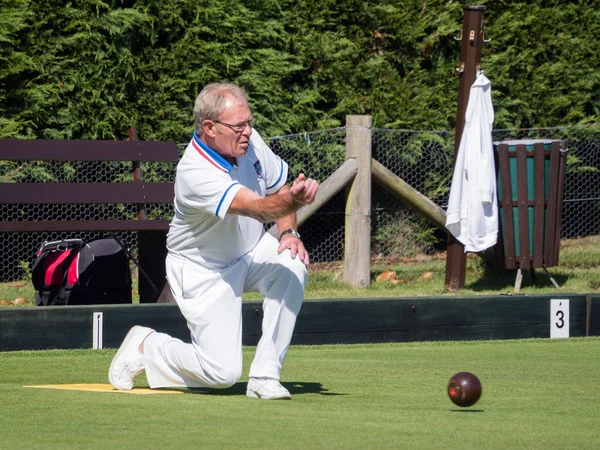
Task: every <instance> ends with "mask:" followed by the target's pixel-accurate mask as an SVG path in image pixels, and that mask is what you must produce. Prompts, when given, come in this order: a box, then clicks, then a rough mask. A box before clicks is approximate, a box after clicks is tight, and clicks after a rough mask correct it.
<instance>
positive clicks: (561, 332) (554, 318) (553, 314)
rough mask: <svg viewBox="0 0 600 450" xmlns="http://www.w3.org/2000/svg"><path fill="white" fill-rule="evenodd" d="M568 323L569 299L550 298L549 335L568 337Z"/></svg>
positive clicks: (552, 336)
mask: <svg viewBox="0 0 600 450" xmlns="http://www.w3.org/2000/svg"><path fill="white" fill-rule="evenodd" d="M569 323H570V317H569V300H568V299H558V300H557V299H552V300H550V337H551V338H568V337H569Z"/></svg>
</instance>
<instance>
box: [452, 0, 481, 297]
mask: <svg viewBox="0 0 600 450" xmlns="http://www.w3.org/2000/svg"><path fill="white" fill-rule="evenodd" d="M486 9H487V7H486V6H484V5H480V6H472V5H471V6H463V10H464V14H465V15H464V20H463V28H462V36H461V44H462V45H461V51H460V54H461V59H460V66H459V67H458V69H457V70H458V72H459V85H458V108H457V111H456V134H455V136H454V163H456V155H457V153H458V148H459V146H460V140H461V137H462V133H463V129H464V127H465V113H466V111H467V104H468V103H469V94H470V92H471V86H472V85H473V83H474V82H475V79H476V76H477V71H478V70H479V64H480V61H481V47H482V46H483V38H484V35H483V14H484V12H485V10H486ZM448 236H449V237H448V252H447V255H446V281H445V289H446V290H447V291H456V290H458V289H462V288H464V287H465V271H466V262H467V256H466V254H465V248H464V246H463V245H462V244H461V243H460V242H458V241H457V240H456V238H455V237H454V236H452V235H451V234H449V235H448Z"/></svg>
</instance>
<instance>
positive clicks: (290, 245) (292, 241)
mask: <svg viewBox="0 0 600 450" xmlns="http://www.w3.org/2000/svg"><path fill="white" fill-rule="evenodd" d="M286 249H289V250H290V253H291V255H290V256H291V257H292V259H295V258H296V256H298V258H300V259H301V260H302V261H303V262H304V264H305V265H307V266H308V264H309V263H310V259H309V257H308V252H307V251H306V249H305V248H304V244H303V243H302V241H301V240H300V239H298V238H297V237H296V236H294V235H293V234H284V235H283V236H282V237H281V240H280V241H279V248H278V249H277V253H278V254H281V253H283V252H284V251H285V250H286Z"/></svg>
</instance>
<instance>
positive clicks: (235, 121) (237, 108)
mask: <svg viewBox="0 0 600 450" xmlns="http://www.w3.org/2000/svg"><path fill="white" fill-rule="evenodd" d="M251 120H252V113H251V112H250V107H249V106H248V103H247V102H246V101H245V100H243V99H237V98H235V97H232V96H228V97H227V99H226V101H225V109H224V110H223V112H222V113H221V114H220V115H219V118H218V119H217V120H214V121H211V122H212V125H213V127H212V131H213V132H212V133H211V137H212V141H213V142H211V143H210V144H211V147H212V148H213V149H214V150H216V151H217V152H218V153H219V154H220V155H221V156H223V157H225V158H226V159H230V160H231V159H235V158H237V157H238V156H242V155H244V154H245V153H246V152H247V151H248V145H249V142H250V135H251V134H252V126H251V124H250V123H249V121H251Z"/></svg>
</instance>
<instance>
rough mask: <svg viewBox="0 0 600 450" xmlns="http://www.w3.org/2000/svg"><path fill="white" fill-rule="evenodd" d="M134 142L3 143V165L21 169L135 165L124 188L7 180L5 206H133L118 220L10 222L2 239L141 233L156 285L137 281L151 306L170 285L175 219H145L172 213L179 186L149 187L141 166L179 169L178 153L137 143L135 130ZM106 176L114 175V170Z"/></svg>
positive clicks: (2, 227) (1, 186)
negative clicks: (163, 208)
mask: <svg viewBox="0 0 600 450" xmlns="http://www.w3.org/2000/svg"><path fill="white" fill-rule="evenodd" d="M129 137H130V140H127V141H98V140H95V141H77V140H73V141H66V140H65V141H60V140H21V139H2V140H0V161H13V162H15V163H13V164H15V165H16V167H17V166H18V165H19V164H23V163H27V164H31V162H45V163H50V162H58V163H59V164H61V163H63V164H69V163H71V162H89V163H90V164H94V163H98V164H102V163H109V164H110V163H123V162H126V163H128V164H130V166H129V167H130V169H128V172H129V173H127V174H126V175H127V176H126V177H121V178H128V180H122V179H121V180H118V181H119V182H115V180H111V181H107V182H98V181H95V182H90V181H89V180H85V175H84V176H83V178H82V177H81V176H79V177H76V178H78V179H77V181H75V182H46V181H37V180H36V181H29V180H26V181H25V182H21V181H18V182H14V181H13V182H7V181H9V180H6V179H5V180H2V182H0V205H93V206H90V207H91V208H94V207H98V208H102V207H103V205H131V206H128V207H127V206H123V207H121V211H120V213H119V214H117V215H118V217H116V218H115V217H100V216H97V217H94V218H89V217H72V218H71V217H68V218H64V217H63V218H60V217H59V218H57V217H52V214H50V217H43V216H42V217H29V218H25V219H23V218H22V217H11V218H10V219H8V220H6V218H5V220H3V221H2V222H0V233H32V232H38V233H39V232H54V233H69V232H71V233H73V232H101V233H112V232H122V231H124V232H136V234H137V250H138V260H139V263H140V266H141V267H142V269H143V270H144V272H145V273H146V274H147V275H148V276H149V278H150V279H151V280H152V283H150V282H148V281H147V280H146V279H145V277H143V276H139V277H138V279H139V286H138V291H139V295H140V302H142V303H151V302H156V301H158V298H159V294H160V293H161V292H162V290H163V288H164V287H165V284H166V281H165V266H164V264H165V262H164V260H165V256H166V232H167V231H168V229H169V222H170V217H161V218H156V219H151V218H149V217H148V215H147V214H146V205H148V204H168V205H169V207H170V205H172V203H173V197H174V193H173V182H174V180H173V179H170V180H169V181H166V182H163V181H160V182H159V181H151V182H149V181H144V180H143V179H142V164H144V163H155V162H156V163H170V165H172V167H174V166H175V165H176V163H177V161H178V160H179V151H178V148H177V144H175V143H172V142H147V141H138V140H137V137H136V131H135V130H134V129H130V130H129ZM55 164H56V163H55ZM84 164H85V163H84ZM107 170H109V171H110V170H111V166H110V165H109V167H108V169H107ZM173 173H174V172H173ZM113 175H114V174H113ZM117 208H119V207H118V206H117ZM127 208H129V209H127ZM132 211H133V212H132ZM13 215H14V214H13ZM55 216H56V215H55ZM39 244H41V243H39ZM152 284H154V285H155V287H156V289H158V292H156V289H155V287H153V286H152Z"/></svg>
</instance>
